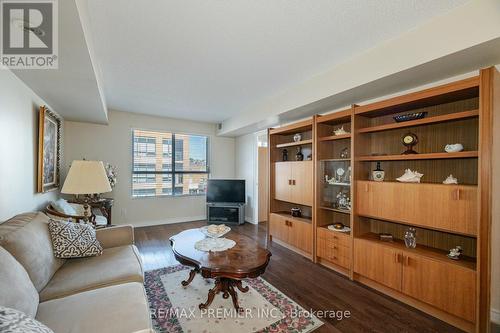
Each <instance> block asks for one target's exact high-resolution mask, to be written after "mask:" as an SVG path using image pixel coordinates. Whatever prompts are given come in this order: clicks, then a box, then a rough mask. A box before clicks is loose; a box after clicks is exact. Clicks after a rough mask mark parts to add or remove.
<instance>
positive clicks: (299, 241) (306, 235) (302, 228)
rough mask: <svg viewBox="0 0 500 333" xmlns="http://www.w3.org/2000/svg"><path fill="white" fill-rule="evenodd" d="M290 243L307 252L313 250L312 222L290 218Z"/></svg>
mask: <svg viewBox="0 0 500 333" xmlns="http://www.w3.org/2000/svg"><path fill="white" fill-rule="evenodd" d="M288 228H289V229H288V243H289V244H290V245H292V246H295V247H296V248H298V249H301V250H302V251H305V252H307V253H311V252H312V224H311V223H306V222H301V221H298V220H294V219H288Z"/></svg>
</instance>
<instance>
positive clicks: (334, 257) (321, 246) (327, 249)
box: [317, 238, 351, 268]
mask: <svg viewBox="0 0 500 333" xmlns="http://www.w3.org/2000/svg"><path fill="white" fill-rule="evenodd" d="M317 250H318V253H317V254H318V257H320V258H323V259H326V260H328V261H331V262H333V263H335V264H337V265H339V266H342V267H345V268H349V266H350V264H351V259H350V258H351V248H350V247H347V246H342V245H336V244H334V243H332V242H331V241H329V240H327V239H324V238H318V243H317Z"/></svg>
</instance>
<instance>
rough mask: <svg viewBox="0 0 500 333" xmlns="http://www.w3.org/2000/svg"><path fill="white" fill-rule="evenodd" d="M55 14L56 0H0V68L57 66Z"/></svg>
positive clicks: (45, 67)
mask: <svg viewBox="0 0 500 333" xmlns="http://www.w3.org/2000/svg"><path fill="white" fill-rule="evenodd" d="M57 18H58V17H57V0H31V1H19V0H18V1H16V0H0V20H1V24H0V28H1V34H0V68H1V67H7V68H12V69H57V68H58V56H57V53H58V26H57ZM2 65H3V66H2Z"/></svg>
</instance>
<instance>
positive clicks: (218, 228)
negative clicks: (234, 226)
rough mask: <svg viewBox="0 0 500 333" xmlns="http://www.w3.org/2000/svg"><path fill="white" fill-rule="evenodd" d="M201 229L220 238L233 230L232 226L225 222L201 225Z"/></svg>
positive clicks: (210, 235) (207, 234) (205, 233)
mask: <svg viewBox="0 0 500 333" xmlns="http://www.w3.org/2000/svg"><path fill="white" fill-rule="evenodd" d="M200 231H201V232H202V233H203V234H204V235H205V236H207V237H210V238H219V237H222V236H224V235H225V234H227V233H228V232H229V231H231V228H229V227H228V226H227V225H224V224H219V225H216V224H211V225H206V226H204V227H201V228H200Z"/></svg>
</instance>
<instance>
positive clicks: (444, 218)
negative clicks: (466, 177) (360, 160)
mask: <svg viewBox="0 0 500 333" xmlns="http://www.w3.org/2000/svg"><path fill="white" fill-rule="evenodd" d="M356 186H357V191H356V193H357V196H356V199H357V209H358V214H360V215H364V216H370V217H375V218H380V219H386V220H391V221H400V222H403V223H407V224H415V225H418V226H422V227H430V228H434V229H439V230H445V231H452V232H457V233H462V234H467V235H476V234H477V224H478V222H477V220H478V218H477V217H478V202H477V187H476V186H461V185H441V184H403V183H395V182H371V181H358V182H356Z"/></svg>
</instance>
